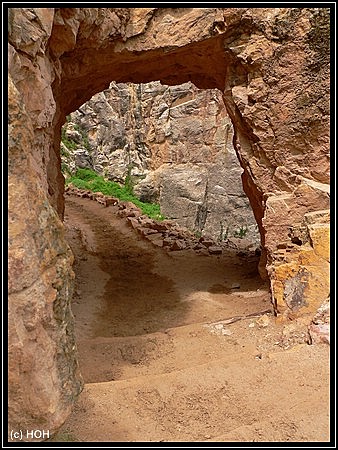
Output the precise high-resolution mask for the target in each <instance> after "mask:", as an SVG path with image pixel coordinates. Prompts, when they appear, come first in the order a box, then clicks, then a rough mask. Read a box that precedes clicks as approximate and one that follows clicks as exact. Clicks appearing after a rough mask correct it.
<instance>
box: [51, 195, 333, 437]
mask: <svg viewBox="0 0 338 450" xmlns="http://www.w3.org/2000/svg"><path fill="white" fill-rule="evenodd" d="M65 225H66V230H67V237H68V241H69V243H70V245H71V247H72V250H73V252H74V254H75V265H74V270H75V273H76V288H75V294H74V299H73V312H74V315H75V324H76V336H77V342H78V350H79V364H80V369H81V372H82V375H83V378H84V381H85V383H86V384H85V388H84V391H83V393H82V394H81V395H80V398H79V400H78V402H77V404H76V406H75V408H74V412H73V413H72V415H71V417H70V418H69V419H68V420H67V422H66V423H65V425H64V426H63V427H62V429H61V430H60V431H59V433H58V434H57V435H56V436H55V437H54V438H53V441H56V442H61V441H80V442H161V441H164V442H183V441H188V442H206V441H214V442H216V441H219V442H264V441H266V442H297V441H300V442H326V441H328V440H329V347H328V346H326V345H318V346H312V345H307V344H306V343H304V339H303V340H302V339H301V338H300V339H299V341H300V343H298V344H297V345H290V347H289V348H288V349H285V347H286V346H285V345H284V347H282V346H281V343H282V342H283V339H284V340H285V329H284V328H283V326H282V325H281V324H278V323H276V322H275V319H274V317H273V315H272V314H271V313H270V312H269V311H270V310H271V307H270V306H271V305H270V297H269V292H268V288H267V285H266V284H264V283H263V282H262V280H261V279H260V278H259V277H258V274H257V269H256V268H257V262H258V261H257V258H255V257H253V256H251V257H246V258H245V257H239V256H236V254H234V253H232V254H231V253H229V254H223V255H221V256H216V255H209V256H206V255H197V254H196V253H195V252H194V251H191V250H187V251H180V252H171V253H167V252H166V251H164V250H163V249H162V248H159V247H156V246H153V245H152V244H151V243H150V242H149V241H145V240H142V239H140V236H139V235H138V234H137V233H136V232H135V231H134V230H133V229H132V228H129V227H128V225H127V223H126V221H125V219H121V218H119V217H118V216H117V215H116V209H115V207H109V208H104V207H102V206H101V205H99V204H98V203H96V202H93V201H90V200H88V199H81V198H77V197H71V198H68V199H67V200H66V216H65ZM264 312H265V314H264ZM233 318H235V319H233ZM231 319H232V320H231Z"/></svg>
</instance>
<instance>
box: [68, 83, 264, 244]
mask: <svg viewBox="0 0 338 450" xmlns="http://www.w3.org/2000/svg"><path fill="white" fill-rule="evenodd" d="M63 134H64V139H63V142H62V144H61V145H62V151H61V154H62V161H63V164H64V169H65V170H66V171H67V170H69V171H70V172H71V173H74V172H75V170H76V168H79V167H80V168H91V169H94V170H95V171H96V172H97V173H99V174H100V175H103V176H105V177H107V178H109V179H111V180H114V181H117V182H121V183H124V182H125V179H126V177H127V176H131V177H132V180H133V183H134V192H135V194H136V195H137V196H138V197H139V198H140V199H141V200H142V201H145V202H156V203H160V205H161V210H162V213H163V214H164V215H165V216H166V217H168V218H169V219H175V220H176V221H177V222H178V223H179V224H180V225H182V226H186V227H188V228H190V229H192V230H196V231H198V232H204V233H207V234H209V235H211V236H212V237H214V238H217V239H221V240H223V239H224V238H225V237H230V236H236V235H237V234H238V233H243V235H245V236H246V237H247V238H248V239H251V240H252V242H255V243H256V244H259V243H260V238H259V234H258V227H257V224H256V221H255V218H254V216H253V213H252V210H251V207H250V204H249V202H248V199H247V197H246V195H245V194H244V192H243V188H242V180H241V174H242V172H243V170H242V169H241V167H240V165H239V161H238V158H237V156H236V153H235V151H234V148H233V145H232V141H233V129H232V125H231V121H230V119H229V116H228V114H227V112H226V109H225V106H224V102H223V99H222V94H221V92H220V91H218V90H216V89H214V90H211V89H209V90H201V89H197V88H196V87H194V85H193V84H191V83H184V84H183V85H179V86H165V85H164V86H163V85H161V84H160V83H159V82H152V83H147V84H140V85H134V84H131V83H129V84H116V83H112V84H111V86H110V88H109V89H107V90H105V91H103V92H101V93H100V94H97V95H95V96H94V97H93V98H91V99H90V100H89V101H88V102H86V103H85V104H84V105H82V106H81V107H80V108H79V109H78V110H77V111H76V112H74V113H72V114H71V115H70V117H69V118H68V121H67V123H66V124H65V125H64V128H63ZM142 178H144V179H142ZM140 180H141V181H140Z"/></svg>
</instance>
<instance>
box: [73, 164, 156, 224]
mask: <svg viewBox="0 0 338 450" xmlns="http://www.w3.org/2000/svg"><path fill="white" fill-rule="evenodd" d="M69 183H71V184H72V185H73V186H76V187H77V188H79V189H88V190H90V191H92V192H102V194H104V195H109V196H112V197H116V198H118V199H120V200H122V201H128V202H132V203H134V204H135V205H136V206H137V207H138V208H140V209H141V210H142V212H143V214H146V215H147V216H148V217H150V218H152V219H155V220H163V219H164V217H163V216H162V214H161V210H160V205H158V204H156V203H144V202H141V201H140V200H139V199H138V198H137V197H135V195H134V194H133V188H132V185H131V184H130V183H129V182H128V181H127V180H126V183H125V185H124V186H121V185H119V184H118V183H115V182H114V181H107V180H105V179H104V178H103V177H102V176H100V175H98V174H97V173H95V172H94V171H93V170H90V169H78V170H77V171H76V173H75V175H73V176H71V177H69V178H67V180H66V184H69Z"/></svg>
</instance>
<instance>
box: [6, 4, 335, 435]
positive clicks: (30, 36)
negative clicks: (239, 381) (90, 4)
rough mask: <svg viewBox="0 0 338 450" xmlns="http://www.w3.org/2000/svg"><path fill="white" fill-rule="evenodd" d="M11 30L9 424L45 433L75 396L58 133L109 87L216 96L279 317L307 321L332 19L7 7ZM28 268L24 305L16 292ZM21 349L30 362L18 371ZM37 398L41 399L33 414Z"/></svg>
mask: <svg viewBox="0 0 338 450" xmlns="http://www.w3.org/2000/svg"><path fill="white" fill-rule="evenodd" d="M5 11H6V9H5ZM8 25H9V33H8V55H9V74H10V76H11V78H12V80H13V84H14V86H15V88H16V89H17V91H18V92H19V95H20V96H19V97H17V96H16V94H14V93H13V96H12V97H13V98H14V99H15V98H20V108H19V112H18V114H17V115H16V121H17V127H14V126H10V128H9V142H10V152H9V168H10V170H12V171H14V172H13V176H14V178H13V179H12V181H11V184H10V191H11V192H13V195H12V196H11V195H10V198H9V200H10V202H9V203H10V205H9V224H10V225H11V227H10V235H9V243H10V244H9V252H10V254H11V252H14V253H15V252H16V251H18V253H17V256H18V257H17V258H16V260H17V262H16V263H15V264H14V266H12V267H13V269H12V270H10V272H9V286H10V288H9V294H10V305H9V307H10V310H11V311H13V312H12V315H11V320H12V322H11V324H10V325H11V328H10V329H11V330H15V329H17V330H19V332H15V331H14V332H13V331H11V332H10V337H9V345H10V348H11V349H12V353H11V355H12V358H11V365H10V374H9V379H10V389H9V391H10V395H9V402H10V405H11V406H10V416H9V426H10V427H12V428H16V426H17V424H18V423H19V422H20V423H24V424H26V423H27V424H28V423H29V425H30V426H31V427H32V428H39V426H40V425H41V421H42V420H45V422H44V424H46V426H48V427H50V429H55V428H56V427H57V426H58V425H60V424H61V423H62V421H63V420H64V419H65V418H66V416H67V414H68V412H69V409H70V407H71V405H72V404H73V402H74V398H75V397H76V393H77V392H78V390H79V389H78V387H77V386H78V385H79V381H78V377H77V376H76V369H75V364H73V363H71V361H75V347H74V346H73V345H72V342H73V334H72V331H71V315H70V314H69V313H68V311H69V308H68V305H69V299H70V296H71V289H70V288H69V286H70V276H69V274H70V273H71V269H70V267H71V258H70V257H69V258H67V257H65V256H64V257H62V256H61V255H62V254H64V255H65V254H66V244H65V242H64V239H63V236H62V226H61V224H60V222H59V219H58V218H57V216H56V215H55V214H54V212H53V210H52V209H51V206H53V207H54V208H55V209H56V210H57V212H58V213H59V215H60V216H61V217H62V214H63V208H64V201H63V192H64V183H63V178H62V174H61V169H60V167H61V160H60V154H59V151H60V138H61V125H63V123H64V122H65V120H66V116H67V115H68V114H70V113H71V112H73V111H75V110H76V109H78V108H79V107H80V106H81V105H82V104H84V103H85V102H86V101H87V100H89V99H90V98H91V97H92V96H93V95H94V94H96V93H98V92H101V91H103V90H104V89H107V88H108V86H109V84H110V82H111V81H113V80H114V81H116V82H118V83H121V82H124V83H126V82H133V83H146V82H150V81H154V80H160V81H161V82H163V83H164V84H168V85H179V84H182V83H185V82H187V81H192V82H193V83H194V84H195V85H196V86H197V87H199V88H203V89H214V88H218V89H220V90H221V92H222V93H223V98H224V101H225V105H226V108H227V111H228V113H229V115H230V117H231V119H232V122H233V125H234V132H235V136H234V141H235V150H236V152H237V154H238V158H239V160H240V163H241V165H242V167H243V169H244V175H243V182H244V183H243V186H244V190H245V192H246V194H247V196H248V198H249V200H250V203H251V205H252V208H253V211H254V214H255V217H256V220H257V223H258V226H259V229H260V233H261V238H262V243H263V247H264V252H263V255H262V259H261V270H262V274H263V273H264V272H265V273H267V275H268V276H269V278H270V285H271V292H272V297H273V302H274V305H275V310H276V312H278V314H280V315H281V316H283V317H287V316H288V315H289V314H291V315H293V316H297V315H300V316H303V317H306V314H308V315H310V316H311V315H313V313H314V311H316V309H317V308H318V306H319V305H320V304H321V303H322V302H323V301H324V300H326V298H327V297H328V293H329V269H328V267H329V266H328V254H327V251H326V250H325V249H327V248H328V243H329V242H328V239H329V224H328V223H327V221H326V219H325V214H326V213H323V214H324V216H323V215H321V214H319V213H318V211H321V210H328V209H329V205H330V199H329V177H330V174H329V136H330V132H329V120H330V115H329V114H330V109H329V100H330V85H329V81H330V72H329V71H330V51H329V45H330V10H329V8H224V9H222V8H57V9H54V8H8ZM15 101H16V100H14V104H15ZM16 105H18V103H16ZM17 108H18V106H17ZM21 108H22V109H21ZM23 110H25V111H26V113H23ZM11 120H13V119H11ZM10 125H11V124H10ZM20 127H31V132H32V134H31V137H30V139H29V140H28V139H25V138H24V136H25V133H24V132H22V138H21V136H20V138H19V135H20V134H21V131H20V133H19V134H18V135H17V136H18V138H17V139H15V134H16V130H17V129H20ZM13 135H14V138H13ZM13 146H14V148H15V151H12V149H13ZM24 155H27V157H26V158H27V162H25V163H23V164H21V160H22V159H24V158H25V156H24ZM21 180H22V183H21ZM17 183H18V185H20V186H22V191H23V192H24V194H21V193H18V194H17V193H16V191H15V188H14V187H15V185H16V184H17ZM19 198H20V201H22V205H21V206H22V211H26V212H27V217H29V222H26V220H27V217H25V215H24V214H23V213H22V211H21V210H19V209H20V208H18V207H17V206H16V204H15V202H16V200H17V199H19ZM44 208H45V212H46V214H43V213H42V211H43V209H44ZM18 210H19V211H18ZM308 214H310V219H309V216H308ZM311 214H313V215H312V216H311ZM309 220H310V222H309ZM24 230H26V231H24ZM304 237H305V238H304ZM32 248H34V249H35V251H34V253H33V254H34V258H35V260H31V261H29V255H30V254H32V250H31V249H32ZM18 249H19V250H18ZM62 249H63V250H62ZM280 250H285V251H283V252H280ZM53 255H54V256H53ZM56 255H60V257H57V256H56ZM46 258H47V259H46ZM46 261H47V264H46V263H45V262H46ZM32 268H35V270H36V272H35V273H34V276H33V278H34V279H35V280H36V283H35V284H34V296H32V295H30V293H29V291H28V290H27V287H29V286H33V284H29V283H28V285H27V283H26V281H25V280H26V279H27V277H28V274H32ZM36 268H37V269H36ZM47 268H48V269H50V270H51V272H46V270H47ZM264 268H266V270H263V269H264ZM33 272H34V270H33ZM43 273H45V274H46V276H45V277H44V276H43ZM47 273H48V276H47ZM30 276H31V275H30ZM33 278H32V279H31V280H32V281H33ZM53 280H54V281H53ZM55 290H56V291H57V294H56V293H55ZM32 297H34V299H39V300H38V302H37V303H34V300H32ZM18 298H19V300H17V299H18ZM57 299H58V300H57ZM55 302H56V303H55ZM51 304H53V305H54V304H56V305H58V307H56V308H53V311H52V307H51ZM27 310H28V311H31V313H32V316H33V317H34V323H33V325H32V326H33V329H34V328H36V329H41V330H42V328H44V329H46V330H47V329H48V330H52V331H51V334H49V337H50V340H48V339H44V340H43V349H44V356H45V358H44V367H42V366H39V362H38V361H36V360H34V359H33V355H34V356H36V355H37V354H38V353H39V350H40V349H41V348H42V345H40V344H41V341H40V340H39V339H40V338H39V337H36V338H35V337H33V335H32V334H31V331H30V327H31V325H30V324H28V325H27V326H24V325H23V326H22V324H23V323H24V322H25V317H26V315H27V314H26V311H27ZM309 321H310V317H309ZM61 336H62V337H63V339H64V340H63V341H62V339H61ZM28 342H29V345H28ZM18 346H21V349H22V354H24V356H23V357H24V358H26V360H27V361H29V364H28V362H27V365H20V363H19V360H18V358H20V353H19V351H16V349H17V348H18ZM28 348H29V352H28V350H27V353H26V349H28ZM28 354H31V355H32V358H30V359H29V356H27V355H28ZM57 355H61V357H60V358H58V357H57ZM47 367H48V373H49V374H50V378H49V380H50V383H47V384H46V383H45V382H44V380H45V379H46V373H47V370H46V368H47ZM60 368H62V370H61V371H60ZM28 380H29V383H28V382H27V381H28ZM20 392H21V393H22V394H20V395H18V393H20ZM36 392H39V393H43V395H42V394H41V395H42V397H40V396H39V398H43V399H44V400H43V401H42V402H41V403H32V404H31V403H29V402H30V401H31V399H33V398H34V396H36ZM64 392H65V393H64ZM27 399H28V400H27ZM50 401H51V402H52V404H51V405H50V407H49V406H48V407H46V406H44V405H47V404H48V402H50ZM27 405H28V406H27ZM29 405H30V406H29Z"/></svg>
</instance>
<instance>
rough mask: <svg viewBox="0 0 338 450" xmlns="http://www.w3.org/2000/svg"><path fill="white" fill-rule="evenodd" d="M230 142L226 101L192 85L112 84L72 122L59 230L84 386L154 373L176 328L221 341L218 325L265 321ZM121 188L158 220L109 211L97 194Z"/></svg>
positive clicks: (253, 227) (118, 208) (267, 308)
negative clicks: (69, 261) (71, 277)
mask: <svg viewBox="0 0 338 450" xmlns="http://www.w3.org/2000/svg"><path fill="white" fill-rule="evenodd" d="M233 134H234V133H233V130H232V125H231V120H230V118H229V116H228V115H227V113H226V110H225V107H224V103H223V98H222V95H221V93H220V92H219V91H218V90H206V89H198V88H196V87H195V86H194V85H193V84H192V83H190V82H188V83H185V84H181V85H177V86H168V85H162V84H160V83H159V82H151V83H148V84H141V85H135V84H132V83H127V84H117V83H115V82H113V83H112V84H111V85H110V87H109V88H108V89H107V90H105V91H103V92H102V93H100V94H97V95H95V96H94V97H93V98H92V99H91V100H89V101H88V102H87V103H85V104H84V105H82V106H81V107H80V108H79V109H78V110H77V111H76V112H74V113H72V114H70V115H68V116H67V121H66V124H65V125H64V126H63V129H62V132H61V136H62V138H61V164H62V170H63V173H64V175H65V178H66V201H65V227H66V233H67V238H68V242H69V244H70V246H71V248H72V250H73V253H74V255H75V264H74V271H75V274H76V279H75V292H74V298H73V304H72V310H73V312H74V315H75V329H76V337H77V342H78V349H79V364H80V370H81V373H82V376H83V377H84V381H85V383H96V382H104V381H114V380H119V379H123V378H124V377H127V376H130V374H132V373H135V374H136V373H139V374H141V373H150V371H151V370H152V369H151V366H152V364H151V363H150V362H149V361H156V360H157V359H158V365H159V366H161V364H162V368H163V364H164V361H166V358H167V359H168V355H170V354H171V353H172V348H170V346H168V343H165V342H163V336H166V335H167V334H168V333H169V334H170V333H174V334H175V333H176V330H177V329H178V328H179V329H185V328H186V327H190V329H191V330H190V333H192V334H194V333H193V329H194V327H196V329H201V328H202V329H204V328H206V329H207V330H208V333H209V334H210V333H211V334H212V333H215V334H216V335H217V334H220V335H223V336H224V335H225V334H222V333H226V332H228V331H229V330H226V328H225V326H224V324H222V321H224V320H225V321H227V320H228V321H229V320H231V319H233V318H235V319H234V320H237V318H242V319H245V318H246V317H251V316H252V317H254V316H255V314H256V317H259V316H260V315H264V314H265V315H266V316H269V315H270V314H272V307H271V306H272V305H271V301H270V294H269V290H268V286H267V284H266V283H265V282H264V281H262V280H261V278H260V277H259V274H258V271H257V266H258V261H259V256H260V239H259V233H258V229H257V224H256V222H255V218H254V215H253V213H252V210H251V207H250V204H249V202H248V200H247V198H246V196H245V194H244V192H243V190H242V179H241V174H242V169H241V167H240V165H239V162H238V159H237V155H236V152H235V150H234V148H233V140H234V136H233ZM88 180H89V181H88ZM98 181H100V183H98ZM105 183H106V184H105ZM128 183H129V184H130V185H131V191H132V194H133V195H134V196H135V199H136V200H137V199H139V200H140V201H142V202H146V203H147V204H151V203H155V202H156V203H159V205H160V209H161V213H162V214H163V217H162V219H164V220H161V221H158V220H156V219H154V218H151V217H146V215H145V214H144V212H143V211H142V210H141V209H138V208H137V206H136V205H134V206H133V205H132V204H131V203H130V202H129V203H128V202H126V201H125V200H124V197H123V196H122V199H118V198H115V199H114V201H111V202H110V199H112V195H110V196H109V195H108V193H109V192H110V193H111V191H109V190H108V191H105V190H104V187H108V188H109V187H110V188H113V187H116V186H118V185H119V186H120V187H121V189H122V190H123V189H124V192H125V189H126V187H127V184H128ZM129 188H130V186H129ZM100 190H101V191H103V192H99V191H100ZM114 192H115V191H114ZM129 192H130V191H129ZM95 200H97V201H95ZM115 200H116V201H115ZM239 320H240V319H239ZM215 326H216V328H215ZM217 327H219V328H217ZM216 339H217V338H216ZM213 344H215V343H213ZM184 352H186V351H183V353H184ZM193 353H195V352H193ZM164 354H167V356H166V357H164ZM204 356H205V355H204ZM198 358H199V357H198ZM198 358H197V359H196V361H200V359H198ZM200 358H202V356H201V355H200ZM188 360H189V361H190V363H191V357H190V358H188ZM178 367H181V368H182V367H184V364H183V366H182V363H181V365H178ZM158 370H159V369H158Z"/></svg>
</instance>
